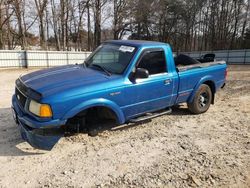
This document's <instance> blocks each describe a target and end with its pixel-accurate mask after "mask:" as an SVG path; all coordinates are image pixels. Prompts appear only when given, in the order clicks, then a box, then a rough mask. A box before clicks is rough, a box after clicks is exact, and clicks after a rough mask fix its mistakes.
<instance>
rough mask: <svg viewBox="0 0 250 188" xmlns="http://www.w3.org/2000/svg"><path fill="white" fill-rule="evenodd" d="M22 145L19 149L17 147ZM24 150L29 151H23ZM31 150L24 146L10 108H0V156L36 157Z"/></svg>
mask: <svg viewBox="0 0 250 188" xmlns="http://www.w3.org/2000/svg"><path fill="white" fill-rule="evenodd" d="M20 144H21V145H24V146H23V147H22V148H19V145H20ZM25 150H30V151H29V152H28V151H25ZM38 154H41V153H37V152H35V151H34V152H33V151H32V148H30V147H29V146H28V145H27V146H26V145H25V144H24V141H23V140H22V138H21V136H20V133H19V127H18V125H16V124H15V122H14V120H13V117H12V112H11V109H10V108H0V156H26V155H38Z"/></svg>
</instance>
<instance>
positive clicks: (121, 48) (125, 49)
mask: <svg viewBox="0 0 250 188" xmlns="http://www.w3.org/2000/svg"><path fill="white" fill-rule="evenodd" d="M119 50H120V51H122V52H133V51H134V50H135V48H134V47H131V46H121V47H120V48H119Z"/></svg>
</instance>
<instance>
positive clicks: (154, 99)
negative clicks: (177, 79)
mask: <svg viewBox="0 0 250 188" xmlns="http://www.w3.org/2000/svg"><path fill="white" fill-rule="evenodd" d="M136 68H143V69H146V70H148V72H149V77H148V78H145V79H135V80H133V79H132V80H131V79H130V81H131V83H129V85H128V87H126V89H125V90H126V91H125V97H126V96H127V97H126V103H127V104H126V106H125V107H124V109H123V111H124V113H125V115H126V117H127V118H131V117H133V116H136V115H139V114H143V113H145V112H150V111H155V110H160V109H163V108H165V107H168V106H169V105H170V102H171V99H172V93H173V81H172V79H171V75H170V74H169V73H168V67H167V62H166V58H165V52H164V50H163V49H161V48H157V49H147V50H145V51H143V53H142V55H141V57H140V58H139V60H138V62H137V63H136V67H135V68H134V70H135V69H136Z"/></svg>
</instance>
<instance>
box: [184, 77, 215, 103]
mask: <svg viewBox="0 0 250 188" xmlns="http://www.w3.org/2000/svg"><path fill="white" fill-rule="evenodd" d="M206 81H212V82H213V83H214V81H213V77H212V76H211V75H208V76H204V77H202V78H201V79H200V80H199V82H198V83H197V84H196V85H195V87H194V89H193V91H192V93H191V95H190V96H189V98H188V100H187V102H188V103H191V102H192V101H193V100H194V96H195V93H196V91H197V90H198V89H199V87H200V85H201V84H203V83H204V82H206Z"/></svg>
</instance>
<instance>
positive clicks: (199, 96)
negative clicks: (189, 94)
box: [188, 84, 213, 114]
mask: <svg viewBox="0 0 250 188" xmlns="http://www.w3.org/2000/svg"><path fill="white" fill-rule="evenodd" d="M212 97H213V94H212V91H211V89H210V87H209V86H208V85H206V84H202V85H201V86H200V87H199V89H198V90H197V91H196V94H195V97H194V100H193V101H192V102H191V103H188V109H189V110H190V111H191V112H192V113H194V114H201V113H204V112H206V111H207V110H208V109H209V107H210V104H211V102H212Z"/></svg>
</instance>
